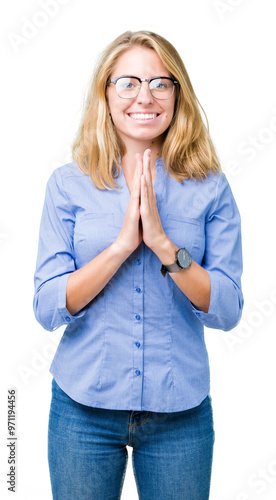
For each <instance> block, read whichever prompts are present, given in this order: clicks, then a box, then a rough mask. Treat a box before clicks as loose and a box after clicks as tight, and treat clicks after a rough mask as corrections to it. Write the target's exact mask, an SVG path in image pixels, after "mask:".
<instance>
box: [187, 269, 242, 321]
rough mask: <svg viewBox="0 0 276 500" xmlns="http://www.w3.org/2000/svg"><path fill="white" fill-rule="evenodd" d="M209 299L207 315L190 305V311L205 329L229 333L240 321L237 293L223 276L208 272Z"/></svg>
mask: <svg viewBox="0 0 276 500" xmlns="http://www.w3.org/2000/svg"><path fill="white" fill-rule="evenodd" d="M209 276H210V281H211V298H210V306H209V310H208V313H204V312H202V311H200V310H199V309H197V308H196V307H195V306H194V305H193V304H192V303H191V307H192V311H193V313H194V314H195V316H196V317H197V318H198V319H199V321H200V322H201V323H202V324H203V325H204V326H206V327H207V328H215V329H220V330H224V331H229V330H231V329H232V328H234V327H235V326H236V325H237V323H238V322H239V320H240V313H241V311H240V310H239V307H238V302H239V300H238V296H237V291H236V290H235V288H234V287H233V284H232V283H229V281H228V279H227V278H226V277H225V276H220V275H218V274H215V273H213V272H209Z"/></svg>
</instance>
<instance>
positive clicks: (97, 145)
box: [72, 31, 221, 189]
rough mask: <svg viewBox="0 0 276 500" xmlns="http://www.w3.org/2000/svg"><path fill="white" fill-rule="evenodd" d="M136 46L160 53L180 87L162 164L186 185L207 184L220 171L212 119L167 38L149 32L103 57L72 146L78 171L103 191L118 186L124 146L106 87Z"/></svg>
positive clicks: (125, 38) (127, 38) (124, 40)
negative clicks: (121, 60)
mask: <svg viewBox="0 0 276 500" xmlns="http://www.w3.org/2000/svg"><path fill="white" fill-rule="evenodd" d="M134 45H138V46H143V47H146V48H150V49H153V50H155V51H156V53H157V54H158V56H159V57H160V59H161V61H162V63H163V64H164V66H165V67H166V69H167V70H168V71H169V72H170V73H171V75H172V77H173V78H174V79H176V80H177V81H178V82H179V85H177V87H178V90H177V97H176V105H175V111H174V117H173V119H172V122H171V123H170V126H169V128H168V129H167V131H166V133H165V139H164V143H163V147H162V158H163V162H164V165H165V167H166V169H167V171H168V172H169V174H170V175H172V176H173V177H174V178H175V179H176V180H178V181H180V182H182V180H183V179H189V178H193V179H199V180H202V179H203V178H205V177H207V176H208V173H209V172H220V171H221V167H220V163H219V160H218V157H217V155H216V152H215V148H214V145H213V143H212V140H211V138H210V135H209V123H208V119H207V116H206V114H205V112H204V110H203V108H202V106H201V105H200V103H199V101H198V99H197V97H196V95H195V92H194V89H193V87H192V84H191V81H190V78H189V76H188V73H187V71H186V68H185V66H184V63H183V61H182V59H181V57H180V56H179V54H178V52H177V51H176V49H175V48H174V47H173V45H172V44H171V43H169V42H168V41H167V40H166V39H165V38H163V37H161V36H160V35H157V34H156V33H152V32H149V31H136V32H131V31H127V32H125V33H123V34H122V35H120V36H119V37H118V38H116V39H115V40H114V41H113V42H112V43H111V44H110V45H109V46H108V47H107V48H106V50H105V51H104V52H103V54H102V55H101V57H100V59H99V62H98V65H97V67H96V69H95V71H94V75H93V77H92V83H91V89H90V92H89V95H88V98H87V100H86V104H85V108H84V111H83V118H82V121H81V125H80V128H79V131H78V133H77V137H76V140H75V142H74V144H73V150H72V153H73V158H74V160H75V161H76V163H77V164H78V166H79V168H80V169H81V170H82V171H83V172H85V173H86V174H89V175H90V177H91V179H92V181H93V183H94V184H95V186H96V187H98V188H100V189H114V188H116V187H118V184H117V183H116V181H115V179H116V178H117V176H118V174H119V172H120V166H119V159H120V158H121V157H123V155H124V153H125V147H124V144H123V143H122V141H121V139H120V137H119V135H118V134H117V132H116V129H115V127H114V125H113V122H112V119H111V117H110V115H109V111H108V107H107V99H106V87H107V83H108V81H109V79H110V76H111V74H112V72H113V69H114V67H115V65H116V63H117V61H118V59H119V58H120V56H121V55H122V54H123V53H124V52H126V51H127V50H128V49H130V48H131V47H133V46H134ZM200 108H201V109H202V111H203V113H204V116H205V119H206V123H207V126H205V124H204V122H203V119H202V116H201V113H200ZM116 167H117V168H116Z"/></svg>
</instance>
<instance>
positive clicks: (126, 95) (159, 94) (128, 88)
mask: <svg viewBox="0 0 276 500" xmlns="http://www.w3.org/2000/svg"><path fill="white" fill-rule="evenodd" d="M142 82H148V84H149V89H150V92H151V95H152V97H154V98H155V99H170V97H172V95H173V93H174V88H175V85H176V84H178V81H177V80H173V78H167V77H165V76H161V77H158V78H149V79H147V78H138V76H119V77H118V78H111V80H110V81H109V83H113V84H114V85H115V87H116V91H117V94H118V96H119V97H121V98H122V99H134V97H137V96H138V94H139V92H140V89H141V83H142Z"/></svg>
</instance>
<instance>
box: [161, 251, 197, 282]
mask: <svg viewBox="0 0 276 500" xmlns="http://www.w3.org/2000/svg"><path fill="white" fill-rule="evenodd" d="M191 263H192V257H191V256H190V254H189V252H188V250H186V248H179V249H178V250H177V251H176V253H175V261H174V263H173V264H169V265H168V266H164V264H162V266H161V269H160V271H161V274H162V276H164V278H165V276H166V274H167V272H169V273H175V272H177V271H182V269H188V267H190V265H191Z"/></svg>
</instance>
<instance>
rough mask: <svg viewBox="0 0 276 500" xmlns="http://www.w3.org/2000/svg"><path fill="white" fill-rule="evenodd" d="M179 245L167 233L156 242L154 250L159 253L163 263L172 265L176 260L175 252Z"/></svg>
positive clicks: (158, 255)
mask: <svg viewBox="0 0 276 500" xmlns="http://www.w3.org/2000/svg"><path fill="white" fill-rule="evenodd" d="M177 250H178V246H177V245H175V244H174V243H173V242H172V241H171V240H170V239H169V238H168V237H167V235H166V234H164V236H163V237H162V238H160V240H159V241H158V243H157V244H156V246H155V247H154V248H152V251H153V252H154V253H155V254H156V255H157V257H158V258H159V259H160V261H161V262H162V264H164V265H165V266H166V265H170V264H172V263H173V262H174V261H175V252H176V251H177Z"/></svg>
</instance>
